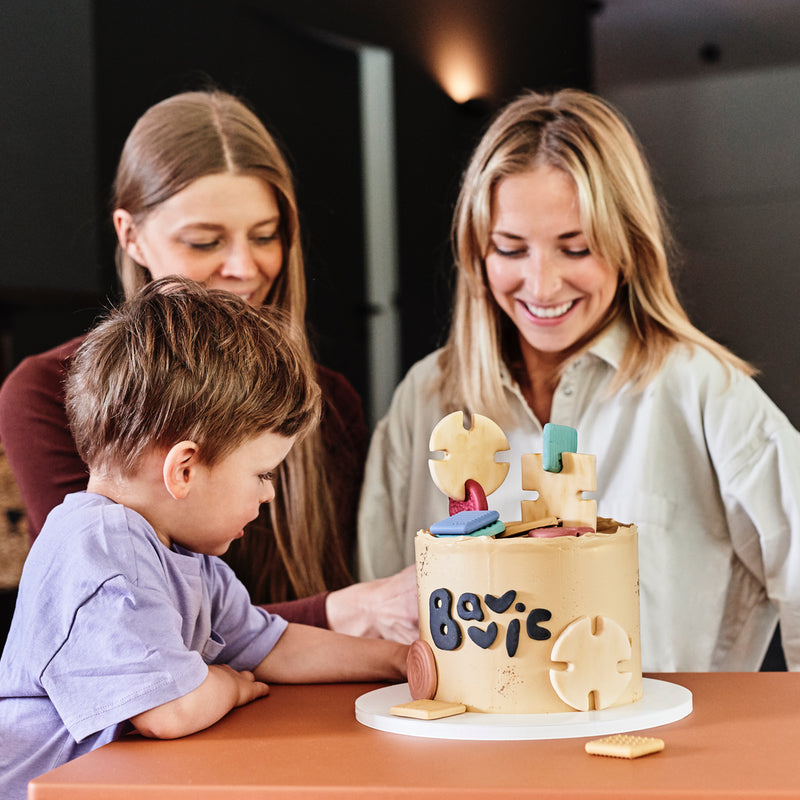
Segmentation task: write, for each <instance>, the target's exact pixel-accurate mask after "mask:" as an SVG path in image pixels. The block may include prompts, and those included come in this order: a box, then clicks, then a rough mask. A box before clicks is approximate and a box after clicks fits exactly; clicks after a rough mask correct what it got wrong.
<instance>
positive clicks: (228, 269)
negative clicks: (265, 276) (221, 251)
mask: <svg viewBox="0 0 800 800" xmlns="http://www.w3.org/2000/svg"><path fill="white" fill-rule="evenodd" d="M220 274H222V275H224V276H226V277H230V278H252V277H253V276H254V275H257V274H258V265H257V264H256V261H255V259H254V258H253V254H252V252H251V251H250V247H249V246H248V245H245V244H242V245H236V246H234V247H232V248H231V250H230V252H229V253H228V254H227V258H226V259H225V261H224V263H223V264H222V268H221V269H220Z"/></svg>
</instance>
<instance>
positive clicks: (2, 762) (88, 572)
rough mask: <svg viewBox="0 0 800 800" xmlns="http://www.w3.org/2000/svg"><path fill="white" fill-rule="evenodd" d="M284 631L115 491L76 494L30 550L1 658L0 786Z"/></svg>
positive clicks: (16, 789)
mask: <svg viewBox="0 0 800 800" xmlns="http://www.w3.org/2000/svg"><path fill="white" fill-rule="evenodd" d="M285 629H286V622H285V621H284V620H283V619H281V618H280V617H277V616H274V615H271V614H268V613H267V612H266V611H264V610H263V609H261V608H257V607H255V606H253V605H251V603H250V599H249V596H248V594H247V591H246V590H245V588H244V587H243V586H242V584H241V583H240V582H239V581H238V579H237V578H236V576H235V575H234V573H233V572H232V570H231V569H230V568H229V567H228V566H227V565H226V564H225V563H224V562H222V561H221V560H220V559H218V558H215V557H213V556H204V555H198V554H196V553H191V552H188V551H186V550H182V549H181V548H177V547H176V548H175V549H174V550H169V549H167V547H165V546H164V545H163V544H162V543H161V541H160V540H159V539H158V537H157V536H156V533H155V531H154V530H153V528H152V527H151V526H150V525H149V523H148V522H147V521H146V520H145V519H144V518H143V517H142V516H140V515H139V514H137V513H136V512H135V511H132V510H131V509H129V508H125V507H124V506H121V505H119V504H117V503H114V502H113V501H111V500H109V499H108V498H106V497H103V496H101V495H97V494H90V493H87V492H80V493H77V494H72V495H68V496H67V497H66V498H65V500H64V502H63V503H62V504H61V505H60V506H58V507H57V508H55V509H53V511H52V512H51V513H50V515H49V516H48V519H47V522H46V523H45V526H44V528H43V529H42V532H41V534H40V535H39V537H38V539H37V540H36V542H35V543H34V545H33V547H32V548H31V551H30V553H29V555H28V558H27V560H26V562H25V568H24V570H23V575H22V580H21V582H20V587H19V596H18V599H17V607H16V611H15V613H14V620H13V622H12V625H11V630H10V632H9V636H8V640H7V642H6V646H5V649H4V651H3V655H2V658H1V659H0V797H3V798H8V800H12V798H13V799H14V800H16V798H20V800H21V799H22V798H25V796H26V792H27V788H26V787H27V782H28V781H29V780H31V779H32V778H34V777H36V776H38V775H41V774H42V773H44V772H47V771H48V770H50V769H53V768H54V767H56V766H58V765H59V764H63V763H65V762H67V761H70V760H71V759H73V758H76V757H77V756H79V755H82V754H83V753H86V752H88V751H90V750H94V749H95V748H97V747H100V746H101V745H103V744H106V743H107V742H110V741H113V740H114V739H118V738H119V737H120V736H122V735H123V734H125V733H127V732H129V731H130V730H131V727H132V726H131V725H130V723H129V722H128V721H127V720H128V719H129V718H130V717H132V716H134V715H136V714H139V713H141V712H143V711H147V710H148V709H151V708H154V707H155V706H158V705H161V704H162V703H166V702H168V701H170V700H174V699H175V698H177V697H181V696H183V695H185V694H187V693H188V692H190V691H192V690H193V689H196V688H197V687H198V686H199V685H200V684H201V683H202V682H203V680H204V679H205V677H206V675H207V674H208V667H207V665H209V664H229V665H230V666H231V667H233V668H234V669H236V670H243V669H253V668H254V667H255V666H256V665H257V664H258V663H259V662H260V661H261V660H262V659H263V658H264V657H265V656H266V655H267V654H268V653H269V652H270V650H271V649H272V648H273V647H274V646H275V644H276V642H277V641H278V639H279V638H280V636H281V634H282V633H283V632H284V630H285Z"/></svg>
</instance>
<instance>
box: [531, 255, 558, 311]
mask: <svg viewBox="0 0 800 800" xmlns="http://www.w3.org/2000/svg"><path fill="white" fill-rule="evenodd" d="M527 261H528V263H527V264H526V265H525V284H526V285H527V288H528V290H529V291H530V292H531V294H532V295H533V297H534V298H535V299H536V300H539V301H540V302H544V301H547V300H549V299H551V298H552V297H553V296H554V295H555V294H556V293H557V292H558V290H559V289H560V288H561V272H560V270H559V268H558V265H557V264H555V263H554V262H553V259H551V258H550V257H549V256H548V255H547V254H546V253H541V252H538V251H533V252H531V253H530V254H529V256H528V259H527Z"/></svg>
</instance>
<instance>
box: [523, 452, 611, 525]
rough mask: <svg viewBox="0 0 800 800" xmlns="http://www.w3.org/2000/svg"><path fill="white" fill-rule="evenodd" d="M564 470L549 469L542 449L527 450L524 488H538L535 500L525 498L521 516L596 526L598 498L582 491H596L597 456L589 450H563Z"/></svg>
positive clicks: (524, 459) (524, 461)
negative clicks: (544, 463) (586, 496)
mask: <svg viewBox="0 0 800 800" xmlns="http://www.w3.org/2000/svg"><path fill="white" fill-rule="evenodd" d="M561 460H562V469H561V472H547V471H546V470H545V469H544V467H543V466H542V454H541V453H526V454H525V455H523V456H522V458H521V459H520V461H521V463H522V488H523V489H525V490H527V491H536V492H538V493H539V497H538V498H537V499H536V500H523V501H522V519H523V521H524V520H529V519H540V518H541V517H551V516H552V517H558V518H559V519H560V520H561V524H562V525H565V526H567V527H583V526H587V527H590V528H593V529H595V530H597V501H596V500H585V499H584V498H583V497H582V493H583V492H594V491H597V473H596V466H595V465H596V459H595V456H594V455H590V454H587V453H566V452H565V453H562V454H561Z"/></svg>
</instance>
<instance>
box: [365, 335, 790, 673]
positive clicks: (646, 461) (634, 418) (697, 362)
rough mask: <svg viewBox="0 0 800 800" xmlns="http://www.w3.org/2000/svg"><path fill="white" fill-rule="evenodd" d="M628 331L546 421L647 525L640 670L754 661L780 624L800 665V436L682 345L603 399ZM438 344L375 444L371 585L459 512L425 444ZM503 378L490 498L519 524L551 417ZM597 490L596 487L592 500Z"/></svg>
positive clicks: (594, 357) (586, 360)
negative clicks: (531, 459) (511, 420)
mask: <svg viewBox="0 0 800 800" xmlns="http://www.w3.org/2000/svg"><path fill="white" fill-rule="evenodd" d="M626 336H627V328H626V327H625V326H624V325H623V324H621V323H620V324H617V325H616V326H614V327H612V328H611V329H609V330H608V331H607V332H605V333H604V334H603V335H602V336H600V337H599V338H598V340H597V341H596V342H595V343H594V344H593V346H592V347H591V348H590V350H589V351H587V352H586V353H584V354H582V355H581V356H580V358H579V359H578V360H577V361H575V362H574V363H573V364H572V365H571V366H570V367H569V368H568V370H567V371H566V373H565V374H564V376H563V377H562V379H561V381H560V383H559V385H558V387H557V389H556V393H555V396H554V398H553V406H552V412H551V419H550V421H551V422H554V423H556V424H559V425H569V426H571V427H573V428H575V429H577V431H578V452H581V453H593V454H595V455H596V456H597V492H596V495H595V497H596V499H597V506H598V514H599V515H600V516H603V517H612V518H614V519H616V520H617V521H619V522H623V523H636V525H637V526H638V528H639V573H640V586H641V619H642V624H641V630H642V666H643V669H644V670H645V671H681V670H686V671H707V670H757V669H758V668H759V666H760V664H761V662H762V660H763V657H764V654H765V653H766V649H767V646H768V644H769V641H770V639H771V637H772V634H773V631H774V629H775V625H776V622H777V620H778V618H780V621H781V634H782V638H783V646H784V651H785V654H786V659H787V663H788V665H789V668H790V669H800V433H798V431H797V430H795V428H794V427H793V426H792V425H791V423H790V422H789V421H788V419H787V418H786V417H785V415H784V414H783V413H782V412H781V411H780V410H779V409H778V408H777V407H776V406H775V405H774V404H773V403H772V401H771V400H770V399H769V398H768V397H767V396H766V395H765V394H764V392H763V391H762V390H761V389H760V387H759V386H758V385H757V383H756V382H755V381H754V380H752V379H751V378H748V377H746V376H744V375H743V374H741V373H739V372H735V373H734V372H732V371H731V370H728V369H726V367H725V366H723V365H722V364H721V363H720V362H719V361H718V360H717V359H715V358H714V357H713V356H712V355H711V354H709V353H708V352H707V351H705V350H703V349H700V348H694V349H689V348H684V347H676V348H675V350H674V351H673V353H672V354H671V356H670V357H669V359H668V361H667V362H666V363H665V365H664V367H663V368H662V370H661V372H660V373H659V374H658V376H657V377H656V378H655V379H654V380H653V381H652V382H651V383H650V384H649V385H648V386H647V387H646V388H645V389H644V390H643V391H642V392H639V393H634V392H632V391H630V390H623V391H622V392H619V393H617V394H614V395H611V396H608V395H607V393H606V388H607V386H608V384H609V382H610V381H611V379H612V377H613V375H614V373H615V371H616V370H617V368H618V366H619V363H620V359H621V357H622V353H623V350H624V345H625V340H626V339H625V337H626ZM438 355H439V353H438V351H437V352H435V353H432V354H430V355H429V356H427V357H426V358H424V359H423V360H421V361H420V362H418V363H417V364H416V365H414V366H413V367H412V368H411V370H410V371H409V372H408V374H407V376H406V377H405V378H404V380H403V381H402V383H401V384H400V385H399V386H398V388H397V390H396V392H395V395H394V398H393V400H392V404H391V407H390V409H389V412H388V414H387V415H386V417H385V418H384V419H383V420H381V421H380V422H379V423H378V425H377V427H376V430H375V433H374V435H373V438H372V442H371V445H370V451H369V457H368V460H367V468H366V475H365V482H364V487H363V491H362V496H361V506H360V511H359V568H360V578H361V579H362V580H369V579H372V578H376V577H382V576H386V575H390V574H393V573H394V572H396V571H398V570H399V569H401V568H402V567H404V566H406V565H407V564H411V563H413V561H414V535H415V533H416V531H417V530H419V529H420V528H428V527H430V525H431V524H432V523H433V522H436V521H437V520H440V519H443V518H444V517H446V516H447V515H448V500H447V497H446V496H445V495H443V494H442V493H441V492H440V491H439V490H438V489H437V488H436V486H435V484H434V483H433V480H432V478H431V475H430V471H429V468H428V463H427V462H428V458H429V456H430V452H429V450H428V442H429V439H430V434H431V431H432V429H433V427H434V426H435V425H436V423H437V422H438V421H439V420H440V419H441V418H442V416H443V412H442V410H441V404H440V402H439V398H438V397H437V396H435V394H434V393H433V389H432V387H433V385H434V381H435V378H436V376H437V375H438V366H437V359H438ZM502 377H503V383H504V386H505V390H506V392H507V393H508V395H509V398H510V402H511V404H512V408H513V409H514V414H515V419H516V424H515V426H514V427H513V428H510V429H509V428H508V427H507V426H506V427H505V428H504V432H505V434H506V436H507V437H508V441H509V444H510V445H511V449H510V451H507V452H505V453H501V454H499V455H498V460H508V462H509V464H510V469H509V472H508V476H507V477H506V479H505V481H504V483H503V484H502V486H501V487H500V488H499V489H498V490H497V491H496V492H494V493H493V494H491V495H489V497H488V502H489V507H490V508H493V509H496V510H497V511H499V512H500V517H501V519H505V520H515V519H520V517H521V509H520V501H521V500H522V499H533V496H530V497H528V494H529V493H526V492H524V491H523V490H522V488H521V469H520V456H521V455H522V454H524V453H538V452H541V450H542V426H541V424H540V423H539V421H538V420H537V419H536V417H535V416H534V415H533V413H532V411H531V410H530V408H529V406H528V405H527V403H526V402H525V400H524V398H523V397H522V394H521V392H520V390H519V387H518V386H517V385H516V383H515V382H514V381H512V379H511V378H510V376H509V375H508V374H504V375H503V376H502ZM589 496H591V495H589Z"/></svg>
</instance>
